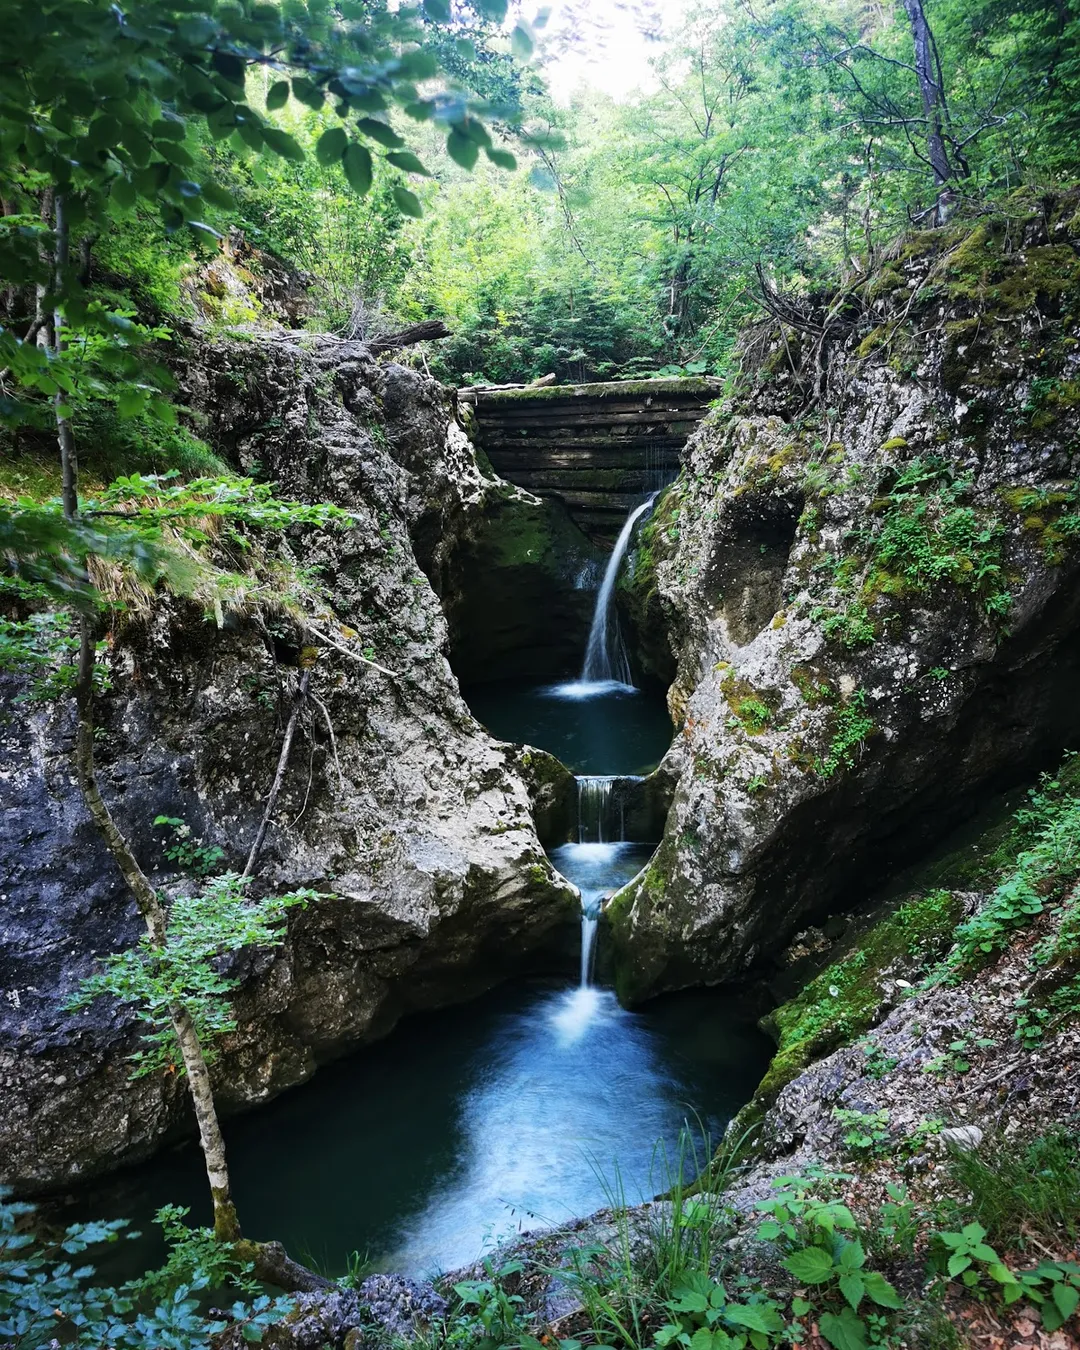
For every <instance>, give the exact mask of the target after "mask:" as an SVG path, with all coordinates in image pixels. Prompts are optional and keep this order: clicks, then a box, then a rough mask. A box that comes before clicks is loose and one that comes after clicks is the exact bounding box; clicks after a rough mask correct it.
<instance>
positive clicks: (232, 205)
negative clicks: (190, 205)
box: [202, 183, 236, 211]
mask: <svg viewBox="0 0 1080 1350" xmlns="http://www.w3.org/2000/svg"><path fill="white" fill-rule="evenodd" d="M202 195H203V198H204V200H206V201H208V202H209V203H210V205H211V206H216V207H218V208H220V209H221V210H222V211H234V210H235V209H236V198H235V197H234V196H233V195H232V193H231V192H226V191H225V189H224V188H223V187H219V186H218V185H217V183H203V185H202Z"/></svg>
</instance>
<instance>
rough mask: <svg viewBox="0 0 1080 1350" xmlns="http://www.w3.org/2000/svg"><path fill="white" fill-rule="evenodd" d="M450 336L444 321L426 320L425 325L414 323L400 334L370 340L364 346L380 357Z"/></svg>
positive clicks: (385, 335) (385, 334)
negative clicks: (385, 353)
mask: <svg viewBox="0 0 1080 1350" xmlns="http://www.w3.org/2000/svg"><path fill="white" fill-rule="evenodd" d="M449 336H450V329H449V328H447V326H446V324H445V323H443V321H442V319H425V320H424V322H423V323H414V324H412V325H411V326H410V327H409V328H402V329H401V330H400V332H397V333H384V334H383V335H382V337H374V338H370V339H369V340H368V341H367V342H366V343H365V344H364V345H365V346H366V347H367V349H368V351H370V352H374V354H375V355H376V356H379V355H381V354H382V353H383V352H395V351H397V350H398V349H399V348H401V347H412V346H414V345H415V344H416V343H417V342H433V341H437V340H438V339H439V338H444V337H449Z"/></svg>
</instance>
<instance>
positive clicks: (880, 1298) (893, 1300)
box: [862, 1270, 903, 1308]
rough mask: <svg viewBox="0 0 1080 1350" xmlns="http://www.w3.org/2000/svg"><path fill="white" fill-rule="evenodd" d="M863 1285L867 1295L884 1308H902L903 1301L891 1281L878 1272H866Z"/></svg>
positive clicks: (863, 1276)
mask: <svg viewBox="0 0 1080 1350" xmlns="http://www.w3.org/2000/svg"><path fill="white" fill-rule="evenodd" d="M862 1281H863V1285H864V1286H865V1288H866V1292H867V1294H869V1296H870V1297H871V1298H872V1299H873V1300H874V1302H875V1303H876V1304H878V1306H879V1307H882V1308H901V1307H903V1301H902V1299H901V1298H900V1295H899V1294H898V1293H897V1292H896V1290H895V1289H894V1288H893V1287H892V1285H891V1284H890V1283H889V1281H888V1280H887V1279H886V1278H885V1276H884V1275H882V1274H881V1272H880V1271H877V1270H864V1271H863V1275H862Z"/></svg>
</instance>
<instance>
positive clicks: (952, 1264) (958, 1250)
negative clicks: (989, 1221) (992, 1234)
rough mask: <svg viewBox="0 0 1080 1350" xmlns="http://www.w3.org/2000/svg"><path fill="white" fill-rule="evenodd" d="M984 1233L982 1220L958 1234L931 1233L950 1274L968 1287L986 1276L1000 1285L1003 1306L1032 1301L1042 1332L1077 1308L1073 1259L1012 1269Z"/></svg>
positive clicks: (1078, 1270)
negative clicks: (1022, 1300) (1016, 1269)
mask: <svg viewBox="0 0 1080 1350" xmlns="http://www.w3.org/2000/svg"><path fill="white" fill-rule="evenodd" d="M986 1236H987V1233H986V1229H985V1228H984V1227H983V1226H982V1224H981V1223H969V1224H965V1225H964V1227H963V1228H962V1229H961V1230H960V1232H958V1233H936V1234H935V1235H934V1238H935V1242H936V1243H937V1244H939V1249H940V1251H941V1252H942V1253H944V1256H945V1269H946V1271H947V1272H948V1274H949V1276H950V1277H951V1278H953V1279H956V1278H959V1280H960V1282H961V1283H962V1284H963V1285H964V1286H965V1287H966V1288H968V1289H971V1290H975V1289H977V1288H978V1286H979V1285H980V1283H981V1282H982V1281H983V1279H984V1278H985V1279H988V1280H990V1281H992V1282H993V1283H994V1284H995V1285H997V1286H998V1287H999V1291H1000V1294H1001V1298H1002V1301H1003V1302H1004V1303H1005V1304H1006V1305H1010V1304H1013V1303H1018V1302H1019V1301H1020V1300H1021V1299H1024V1300H1026V1301H1027V1302H1028V1303H1033V1304H1034V1305H1035V1306H1036V1307H1037V1309H1038V1311H1039V1315H1040V1317H1041V1319H1042V1324H1043V1329H1044V1330H1045V1331H1049V1332H1054V1331H1057V1330H1058V1329H1059V1328H1061V1327H1063V1326H1064V1325H1065V1323H1066V1322H1067V1321H1068V1320H1069V1318H1071V1317H1072V1316H1073V1315H1074V1313H1075V1312H1076V1310H1077V1307H1080V1265H1077V1264H1076V1262H1074V1261H1040V1262H1039V1264H1038V1265H1037V1266H1035V1267H1034V1269H1032V1270H1022V1271H1015V1270H1012V1269H1010V1268H1009V1267H1008V1266H1007V1265H1006V1264H1005V1263H1004V1261H1002V1259H1001V1257H1000V1256H999V1255H998V1254H997V1252H996V1251H995V1250H994V1248H993V1247H991V1246H989V1245H988V1243H987V1242H986Z"/></svg>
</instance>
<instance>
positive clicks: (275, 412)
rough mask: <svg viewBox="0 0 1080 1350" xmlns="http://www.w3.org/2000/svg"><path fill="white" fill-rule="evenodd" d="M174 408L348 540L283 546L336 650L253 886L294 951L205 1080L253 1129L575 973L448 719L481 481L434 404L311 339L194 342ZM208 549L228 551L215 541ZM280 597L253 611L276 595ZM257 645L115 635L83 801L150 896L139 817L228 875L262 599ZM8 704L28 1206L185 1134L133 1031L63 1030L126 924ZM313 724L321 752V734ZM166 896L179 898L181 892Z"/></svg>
mask: <svg viewBox="0 0 1080 1350" xmlns="http://www.w3.org/2000/svg"><path fill="white" fill-rule="evenodd" d="M180 377H181V384H182V387H183V389H184V393H185V395H186V401H187V402H188V403H189V405H191V406H192V408H193V409H195V411H196V415H197V416H199V417H200V418H201V419H204V427H205V435H206V437H207V439H208V440H209V441H210V442H211V444H212V445H213V447H214V448H215V450H217V451H218V453H220V454H221V455H222V456H224V457H225V458H227V459H228V460H229V461H230V462H232V463H233V464H235V465H236V466H237V467H238V468H239V469H240V470H241V471H247V472H251V473H258V474H259V475H261V476H262V477H264V478H266V479H268V480H269V481H272V482H276V483H278V484H279V485H280V495H282V496H284V497H291V498H295V499H299V500H305V501H330V502H334V503H336V504H337V505H339V506H341V507H343V508H346V509H347V510H348V511H350V512H351V513H353V515H354V523H353V525H352V526H351V527H350V528H347V529H344V530H313V529H311V528H308V527H297V528H296V529H295V530H293V531H291V532H290V535H289V537H288V538H287V539H286V541H285V547H286V548H288V549H291V550H292V552H293V554H294V556H295V557H296V558H298V559H299V560H301V561H302V563H303V564H304V566H305V567H306V568H308V569H311V571H310V573H309V575H310V577H311V578H312V580H313V582H317V584H318V585H319V586H321V587H322V590H323V595H324V597H325V605H326V607H327V608H326V613H325V614H324V617H323V625H324V631H325V629H326V626H327V625H328V624H331V623H333V622H334V621H335V620H340V623H341V624H344V625H348V628H349V629H351V630H353V633H352V634H351V635H343V633H342V629H341V627H340V625H339V626H338V627H337V629H336V631H337V632H338V634H339V639H340V641H341V642H342V643H343V645H346V646H348V645H350V643H351V644H352V645H353V646H354V648H355V649H356V650H362V651H364V652H365V653H366V654H367V655H368V656H369V657H371V658H372V659H374V660H375V661H377V662H378V663H379V664H380V665H381V666H384V667H386V668H387V669H388V670H391V671H393V672H395V675H396V678H390V677H388V676H386V675H384V674H382V673H380V672H379V671H377V670H375V669H373V668H371V667H370V666H365V665H363V664H361V663H358V662H356V661H353V660H349V659H347V658H346V657H345V656H343V655H341V654H340V653H339V652H337V651H336V650H334V649H333V648H328V649H325V650H322V652H321V654H320V657H319V660H318V661H317V663H316V665H315V668H314V671H313V676H312V685H311V687H312V690H313V692H314V694H315V695H316V696H317V699H318V703H316V704H313V705H312V706H311V707H310V708H309V710H308V711H307V712H306V713H304V714H303V716H302V718H301V723H300V729H299V732H298V735H297V740H296V742H295V744H294V747H293V754H292V758H291V761H290V764H289V769H288V773H287V776H286V779H285V784H284V788H283V791H282V794H281V798H280V800H279V804H278V808H277V811H276V814H275V819H274V823H273V825H272V826H271V829H270V833H269V836H268V840H267V845H266V848H265V851H264V854H263V860H262V863H261V865H260V868H259V873H258V878H257V882H258V885H259V886H260V887H262V888H265V889H267V890H271V889H277V890H283V889H285V888H290V887H294V886H297V885H302V886H311V887H315V888H317V889H319V890H321V891H324V892H326V893H327V898H326V899H325V900H324V901H322V902H320V903H317V904H314V905H312V906H310V907H309V908H308V909H307V910H306V911H305V912H304V913H302V914H299V915H296V916H294V919H293V921H292V922H291V925H290V932H289V937H288V941H287V943H286V945H285V946H284V947H283V948H282V949H280V950H278V951H276V952H272V953H263V954H254V955H244V954H242V955H241V960H240V962H239V965H238V972H239V973H240V974H241V975H242V976H243V977H244V984H243V987H242V990H241V992H240V994H239V996H238V998H237V1003H236V1010H237V1018H238V1030H237V1031H236V1033H235V1034H234V1035H232V1036H230V1037H229V1038H228V1039H227V1040H226V1042H225V1043H224V1045H223V1053H222V1057H221V1059H220V1061H219V1063H218V1065H217V1068H216V1070H215V1080H216V1088H217V1093H218V1098H219V1101H220V1104H221V1106H222V1107H223V1108H224V1109H226V1110H236V1109H240V1108H243V1107H247V1106H251V1105H252V1104H254V1103H257V1102H259V1101H262V1100H264V1099H266V1098H267V1097H269V1096H271V1095H272V1094H274V1093H277V1092H280V1091H281V1090H282V1089H284V1088H286V1087H289V1086H291V1085H293V1084H296V1083H299V1082H301V1081H303V1080H304V1079H305V1078H307V1077H308V1076H310V1074H311V1073H312V1072H313V1071H314V1069H315V1067H316V1065H317V1064H318V1063H319V1062H320V1061H324V1060H326V1059H328V1058H330V1057H333V1056H336V1055H340V1054H342V1053H344V1052H345V1051H346V1050H348V1049H349V1048H350V1047H351V1046H355V1045H357V1044H358V1043H360V1042H362V1041H364V1040H365V1039H368V1038H371V1037H373V1036H377V1035H380V1034H383V1033H385V1032H386V1031H387V1030H388V1029H389V1028H390V1027H391V1026H392V1025H393V1023H394V1022H395V1021H396V1020H397V1019H398V1018H399V1017H400V1016H402V1015H403V1014H405V1013H407V1012H410V1011H412V1010H414V1009H420V1008H429V1007H433V1006H437V1005H439V1004H443V1003H446V1002H449V1001H453V1000H458V999H461V998H464V997H467V996H469V995H471V994H474V993H477V992H479V991H480V990H481V989H483V988H485V987H489V986H491V985H493V984H495V983H497V982H498V981H499V980H501V979H504V978H506V977H507V976H508V975H509V974H512V973H513V972H514V971H517V970H528V969H544V968H552V967H553V966H555V967H558V968H561V966H562V964H563V962H564V959H565V963H566V966H567V967H569V966H570V964H571V963H572V961H573V959H574V953H575V951H576V948H575V945H574V944H575V943H576V928H577V902H576V897H575V895H574V893H573V891H572V890H571V889H570V888H569V887H568V886H567V885H566V883H564V882H563V881H562V880H561V878H559V877H558V876H557V875H556V874H555V873H554V872H553V871H552V869H551V867H550V865H549V864H548V862H547V859H546V858H545V856H544V854H543V852H542V850H541V848H540V845H539V842H538V840H537V836H536V831H535V828H534V825H533V821H532V818H531V815H530V808H529V797H528V792H527V789H526V785H525V782H524V779H523V778H522V776H521V775H520V773H519V772H518V771H517V769H516V768H515V765H514V762H513V759H512V758H511V751H510V748H509V747H504V746H501V745H500V744H498V743H496V742H494V741H492V740H491V738H490V737H489V736H487V735H486V734H485V733H484V732H483V731H482V729H481V728H480V727H479V726H478V725H477V723H476V722H475V721H474V720H473V719H472V717H471V716H470V714H469V712H468V709H467V708H466V706H465V705H464V703H463V702H462V700H461V697H460V694H459V692H458V687H457V682H456V680H455V678H454V676H453V674H452V673H451V670H450V667H449V665H448V663H447V659H446V654H445V653H446V649H447V627H446V623H445V620H444V617H443V613H442V611H441V609H440V606H439V602H438V600H437V598H436V596H435V593H434V592H433V590H432V588H431V586H430V584H429V582H428V579H427V575H425V572H427V573H430V574H431V575H437V574H439V573H440V571H441V570H442V569H444V568H446V567H449V566H450V565H451V563H450V554H451V553H452V550H453V548H454V545H455V540H456V539H457V538H458V536H459V534H460V532H461V531H462V530H463V529H464V528H465V524H466V522H467V520H468V518H469V515H470V513H471V512H474V511H477V510H481V509H482V507H483V503H484V501H485V499H486V496H487V494H488V493H489V492H493V491H494V492H500V491H503V490H504V485H498V484H497V483H496V484H493V483H492V481H491V480H488V479H485V478H484V477H483V475H482V474H481V473H480V471H479V470H478V468H477V466H476V462H475V459H474V457H473V454H472V450H471V447H470V445H469V443H468V441H467V439H466V438H465V436H464V435H463V434H462V433H461V431H460V428H458V427H457V426H456V424H455V423H453V421H452V418H451V415H450V409H449V406H448V403H447V401H446V398H445V395H444V391H442V390H441V388H440V387H439V386H438V385H437V384H435V383H434V382H433V381H430V380H427V379H425V378H422V377H420V376H419V375H417V374H416V373H414V372H412V371H410V370H406V369H404V368H402V367H398V366H393V365H382V366H380V365H377V364H376V363H375V362H374V361H373V360H371V359H370V357H368V356H367V355H366V353H365V351H364V349H363V348H362V347H360V346H359V345H357V344H350V343H342V342H340V341H337V340H332V339H322V338H315V337H312V336H310V335H306V334H290V333H279V334H265V333H263V334H259V335H256V336H254V337H252V338H251V340H249V341H243V342H241V341H227V340H222V341H221V342H220V343H218V344H217V345H215V346H213V347H207V346H205V345H200V344H199V343H197V342H193V343H191V344H190V346H189V356H188V359H187V361H186V364H185V365H183V366H182V368H181V370H180ZM223 546H227V545H223ZM270 589H272V588H270ZM262 599H263V602H264V603H263V609H264V612H267V611H268V612H269V614H270V615H271V617H270V618H269V619H268V620H267V624H266V628H265V631H263V632H260V631H259V629H258V627H257V626H256V625H255V624H254V623H252V622H251V621H250V620H249V619H247V618H244V617H243V616H230V615H228V614H224V613H221V614H219V620H218V621H217V622H215V619H214V615H213V612H212V609H213V607H211V613H210V615H209V617H208V616H207V615H206V614H204V613H203V611H202V609H201V608H200V607H197V606H195V605H194V604H191V603H177V602H170V603H161V604H159V605H157V606H156V607H155V608H154V609H153V610H152V611H151V612H149V613H148V614H146V615H145V616H143V617H142V618H139V619H133V620H131V621H129V622H128V623H127V624H126V625H125V627H124V628H123V629H122V630H120V631H119V633H118V635H117V636H116V638H115V640H114V642H113V644H112V646H111V650H110V655H109V665H110V672H111V681H112V683H111V688H110V690H109V692H108V693H107V694H106V695H105V696H103V697H102V698H101V699H100V701H99V707H98V721H99V724H100V736H99V744H98V762H99V770H100V778H101V783H102V788H103V792H104V794H105V796H106V799H107V800H108V802H109V804H110V806H111V807H112V809H113V811H114V813H115V815H116V818H117V820H118V822H119V824H120V825H121V827H122V828H123V829H124V831H125V832H126V833H127V834H128V836H129V838H130V839H131V840H132V841H133V844H134V846H135V848H136V851H137V853H138V855H139V857H140V859H141V861H142V862H143V864H144V866H145V867H146V868H147V869H148V870H149V871H150V872H151V873H152V875H153V876H154V877H155V879H156V880H158V881H160V882H162V883H163V884H164V883H166V882H169V881H170V875H169V874H168V870H167V869H168V868H169V866H170V864H169V863H168V861H167V859H166V858H165V857H164V856H163V843H164V837H163V832H162V830H161V829H156V830H155V828H154V827H153V821H154V818H155V817H156V816H158V815H159V814H161V815H168V816H173V817H178V818H181V819H183V820H184V821H186V822H187V823H188V825H189V826H190V828H191V831H192V836H193V837H194V838H199V839H202V840H203V841H204V843H205V844H206V845H208V846H210V845H212V846H217V847H218V848H220V849H221V850H223V852H224V865H225V866H228V867H233V868H240V867H242V865H243V860H244V857H245V854H246V850H247V848H248V847H249V845H250V842H251V840H252V837H253V835H254V832H255V830H256V828H257V825H258V822H259V819H260V816H261V813H262V807H263V802H264V800H265V796H266V793H267V791H268V789H269V786H270V782H271V779H272V777H273V774H274V769H275V766H276V763H277V759H278V754H279V749H280V745H281V738H282V729H283V724H284V721H285V720H286V719H287V717H288V714H289V710H290V707H291V705H292V691H293V689H294V688H295V684H296V678H297V671H296V661H297V656H298V643H299V641H300V627H299V625H298V623H297V622H296V620H295V618H294V617H293V615H292V613H291V611H290V601H289V598H288V596H285V595H274V594H270V593H267V594H264V596H263V597H262ZM19 692H20V691H19V689H18V688H17V687H15V686H14V685H13V684H12V683H11V682H8V684H7V685H6V687H5V689H4V699H5V718H4V721H3V724H2V729H0V731H2V743H0V755H2V758H0V766H2V767H0V898H2V904H3V909H2V927H0V984H2V986H3V990H4V996H3V999H2V1000H0V1159H2V1163H0V1181H2V1182H5V1183H9V1184H12V1185H14V1186H16V1187H18V1188H19V1189H21V1190H23V1191H29V1192H32V1191H38V1190H44V1189H48V1188H50V1187H56V1186H59V1185H63V1184H66V1183H69V1182H71V1181H72V1180H75V1179H76V1178H79V1177H86V1176H89V1175H92V1174H94V1173H96V1172H100V1171H103V1170H106V1169H108V1168H110V1167H113V1166H116V1165H117V1164H119V1163H122V1162H126V1161H130V1160H134V1159H137V1158H141V1157H145V1156H146V1155H148V1154H149V1153H151V1152H152V1151H153V1150H154V1149H155V1148H156V1147H158V1146H159V1145H160V1143H161V1142H162V1141H163V1140H164V1139H165V1138H166V1137H168V1136H173V1135H176V1134H178V1133H181V1132H184V1131H188V1130H189V1129H190V1121H189V1116H188V1107H187V1102H186V1099H185V1090H184V1085H183V1083H182V1082H178V1081H177V1080H176V1079H175V1078H167V1077H147V1078H142V1079H138V1080H136V1081H132V1080H131V1079H130V1078H129V1066H128V1064H127V1063H126V1055H127V1054H128V1053H130V1051H131V1050H132V1049H133V1048H134V1045H135V1029H134V1025H133V1021H132V1018H131V1016H130V1014H129V1013H128V1011H127V1010H125V1009H123V1008H121V1007H119V1006H115V1005H111V1006H110V1005H109V1004H107V1003H104V1002H102V1001H99V1002H98V1003H97V1004H95V1005H94V1006H93V1007H92V1008H91V1009H90V1010H89V1011H88V1012H85V1013H79V1014H69V1013H66V1012H65V1011H63V1003H64V1000H65V998H66V997H67V996H68V995H69V994H70V993H71V992H72V991H73V990H74V988H75V986H76V984H77V982H78V981H79V979H80V978H81V977H82V976H84V975H86V974H87V973H89V972H90V971H91V969H92V968H93V967H94V959H95V957H97V956H100V955H102V954H105V953H108V952H111V951H115V950H118V949H120V948H123V947H126V946H128V945H130V944H131V943H133V942H134V941H135V940H136V938H137V937H138V935H139V932H140V925H139V922H138V920H137V916H136V914H135V910H134V906H133V904H132V902H131V900H130V899H129V897H128V894H127V892H126V890H125V888H124V886H123V884H122V882H121V880H120V877H119V875H118V873H117V871H116V868H115V866H114V864H113V863H112V861H111V859H110V857H109V856H108V854H107V853H106V852H105V850H104V847H103V845H102V844H101V843H100V841H99V839H98V836H97V835H96V833H95V831H94V829H93V827H92V825H91V823H90V821H89V818H88V816H87V814H86V812H85V811H84V809H83V805H82V802H81V799H80V795H79V793H78V791H77V789H76V787H75V785H74V783H73V774H72V769H71V748H72V722H71V713H70V710H69V709H68V708H66V707H63V706H58V707H52V708H46V709H45V710H40V709H39V707H38V706H37V705H33V704H20V703H17V702H15V701H14V699H15V696H16V695H17V694H18V693H19ZM331 726H332V728H333V736H332V737H331V734H330V731H329V727H331ZM178 884H180V885H181V886H184V885H193V884H198V883H197V882H192V881H187V882H181V883H178Z"/></svg>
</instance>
